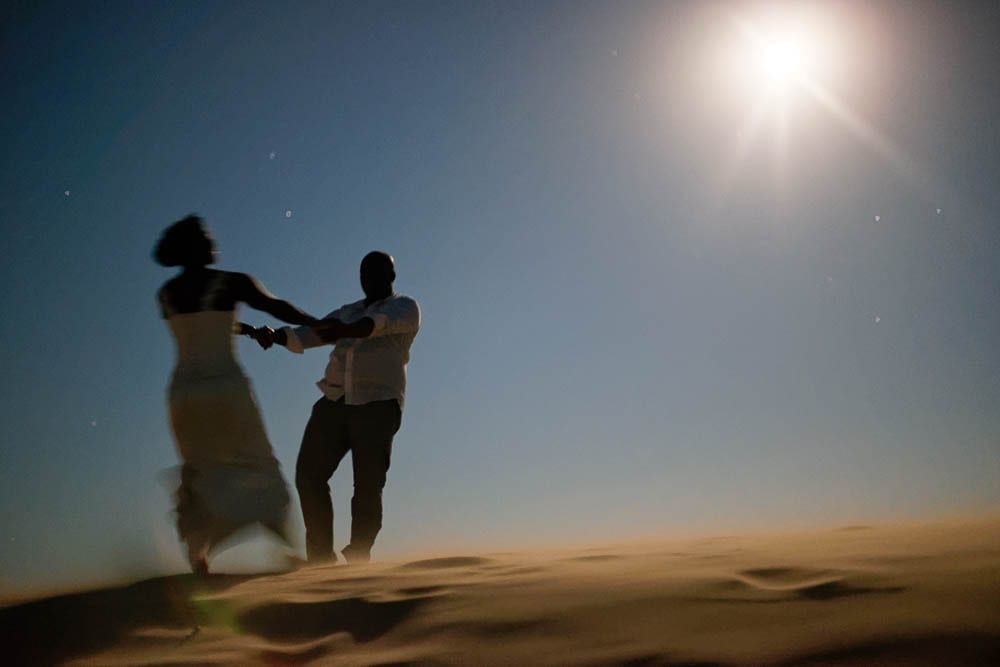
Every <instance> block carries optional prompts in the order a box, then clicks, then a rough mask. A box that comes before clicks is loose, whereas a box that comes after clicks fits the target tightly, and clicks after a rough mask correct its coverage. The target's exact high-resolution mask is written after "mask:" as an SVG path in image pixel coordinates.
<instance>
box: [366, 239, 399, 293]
mask: <svg viewBox="0 0 1000 667" xmlns="http://www.w3.org/2000/svg"><path fill="white" fill-rule="evenodd" d="M395 279H396V268H395V262H394V261H393V259H392V255H390V254H388V253H384V252H381V251H379V250H373V251H372V252H370V253H368V254H367V255H365V258H364V259H362V260H361V289H363V290H364V292H365V297H367V298H368V299H372V300H376V301H377V300H378V299H384V298H386V297H387V296H389V295H390V294H392V281H394V280H395Z"/></svg>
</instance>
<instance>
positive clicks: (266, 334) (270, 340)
mask: <svg viewBox="0 0 1000 667" xmlns="http://www.w3.org/2000/svg"><path fill="white" fill-rule="evenodd" d="M250 337H251V338H253V339H254V340H255V341H257V344H258V345H260V346H261V347H262V348H263V349H265V350H266V349H267V348H269V347H271V346H272V345H274V329H272V328H271V327H269V326H263V327H258V328H257V329H254V330H253V333H252V334H250Z"/></svg>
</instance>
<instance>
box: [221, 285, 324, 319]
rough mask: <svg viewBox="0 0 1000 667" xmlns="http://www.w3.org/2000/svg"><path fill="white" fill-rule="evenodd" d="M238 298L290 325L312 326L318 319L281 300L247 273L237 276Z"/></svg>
mask: <svg viewBox="0 0 1000 667" xmlns="http://www.w3.org/2000/svg"><path fill="white" fill-rule="evenodd" d="M236 276H237V279H236V281H235V282H236V288H237V298H238V299H239V300H240V301H242V302H244V303H245V304H247V305H248V306H250V307H251V308H254V309H256V310H260V311H263V312H265V313H268V314H269V315H273V316H274V317H276V318H278V319H279V320H281V321H282V322H287V323H288V324H312V323H313V322H315V321H316V318H315V317H313V316H312V315H310V314H309V313H306V312H304V311H302V310H299V309H298V308H296V307H295V306H293V305H292V304H290V303H288V302H287V301H284V300H282V299H279V298H278V297H276V296H274V295H273V294H271V293H270V292H268V291H267V289H265V287H264V286H263V285H261V284H260V283H259V282H258V281H257V280H255V279H254V278H252V277H251V276H249V275H247V274H245V273H238V274H236Z"/></svg>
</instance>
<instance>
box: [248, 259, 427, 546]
mask: <svg viewBox="0 0 1000 667" xmlns="http://www.w3.org/2000/svg"><path fill="white" fill-rule="evenodd" d="M394 264H395V263H394V261H393V258H392V257H391V256H390V255H388V254H386V253H384V252H377V251H376V252H370V253H368V254H367V255H365V258H364V259H363V260H362V261H361V289H362V290H363V291H364V293H365V298H364V299H362V300H360V301H356V302H354V303H349V304H347V305H345V306H342V307H341V308H338V309H337V310H335V311H333V312H332V313H330V314H329V315H327V316H326V317H325V318H323V320H322V321H320V322H317V323H315V324H313V325H307V326H301V327H294V328H293V327H282V328H281V329H278V330H277V331H274V330H272V329H271V328H270V327H261V328H260V329H257V330H256V331H255V333H254V338H256V339H257V341H258V342H259V343H260V344H261V346H262V347H264V348H265V349H266V348H268V347H270V345H271V343H278V344H279V345H283V346H284V347H285V348H287V349H288V350H289V351H291V352H295V353H299V354H301V353H302V351H303V350H304V349H307V348H310V347H317V346H319V345H324V344H327V343H334V348H333V351H332V352H331V353H330V362H329V363H328V364H327V366H326V373H325V374H324V376H323V379H322V380H320V381H319V382H318V383H317V386H319V388H320V391H322V392H323V396H322V397H321V398H320V399H319V400H318V401H316V404H315V405H313V409H312V415H311V416H310V417H309V423H308V424H307V425H306V430H305V433H304V434H303V436H302V447H301V449H300V450H299V458H298V461H297V462H296V465H295V487H296V489H298V492H299V500H300V502H301V504H302V516H303V519H304V520H305V524H306V553H307V556H308V558H309V560H310V561H323V560H331V559H332V560H336V559H337V556H336V554H335V553H334V551H333V503H332V501H331V499H330V487H329V481H330V477H332V476H333V473H334V471H335V470H336V469H337V465H338V464H339V463H340V461H341V459H343V458H344V455H345V454H347V452H351V459H352V462H353V464H354V497H353V498H352V499H351V542H350V544H348V545H347V546H346V547H345V548H344V549H343V550H342V551H341V553H342V554H343V555H344V558H345V559H346V560H347V561H348V562H367V561H368V560H369V559H370V557H371V548H372V544H373V543H374V542H375V536H376V535H377V534H378V531H379V529H380V528H381V527H382V488H383V487H384V486H385V478H386V472H387V471H388V470H389V459H390V455H391V452H392V438H393V436H394V435H395V434H396V431H397V430H399V425H400V419H401V417H402V410H403V397H404V393H405V389H406V363H407V362H408V361H409V358H410V346H411V345H412V344H413V339H414V338H415V337H416V335H417V330H418V329H419V328H420V308H419V306H418V305H417V302H416V301H414V300H413V299H411V298H410V297H408V296H403V295H400V294H396V293H395V292H394V291H393V281H395V279H396V271H395V265H394Z"/></svg>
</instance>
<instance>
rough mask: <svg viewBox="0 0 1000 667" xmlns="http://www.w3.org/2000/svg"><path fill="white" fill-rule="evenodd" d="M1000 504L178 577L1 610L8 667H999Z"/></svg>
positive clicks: (0, 616)
mask: <svg viewBox="0 0 1000 667" xmlns="http://www.w3.org/2000/svg"><path fill="white" fill-rule="evenodd" d="M998 575H1000V520H998V519H992V518H991V519H981V520H978V521H953V522H947V523H937V524H925V525H909V526H881V527H863V528H862V527H851V528H850V529H838V530H826V531H813V532H808V533H805V532H803V533H789V534H783V535H756V536H752V535H747V536H738V535H737V536H725V537H724V538H712V539H706V538H688V539H683V540H671V541H663V542H647V543H642V544H630V545H621V546H617V547H615V546H611V547H601V548H599V549H580V548H576V549H569V550H551V549H550V550H547V551H535V552H524V553H504V554H457V555H447V556H446V555H440V556H435V557H427V558H422V559H416V560H407V561H404V562H383V563H374V564H371V565H367V566H361V567H357V566H343V565H324V566H313V567H305V568H302V569H300V570H297V571H294V572H289V573H284V574H273V575H262V576H254V577H249V576H232V575H229V576H227V575H212V576H210V577H208V578H207V579H198V578H195V577H193V576H191V575H178V576H173V577H161V578H157V579H150V580H146V581H142V582H137V583H134V584H129V585H126V586H121V587H116V588H107V589H103V590H99V591H89V592H82V593H76V594H70V595H63V596H57V597H53V598H47V599H43V600H36V601H32V602H27V603H22V604H17V605H13V606H9V607H6V608H2V609H0V627H2V628H3V633H4V643H3V646H4V650H5V652H6V654H5V655H6V658H7V659H6V660H5V663H6V664H54V663H58V662H64V661H65V662H69V663H71V664H81V665H84V664H86V665H98V664H100V665H126V664H128V665H133V664H157V665H168V664H267V665H304V664H317V665H321V664H332V663H335V664H338V665H379V664H381V665H388V664H427V665H465V664H511V665H514V664H524V665H534V664H538V665H623V664H627V665H757V664H774V665H833V664H836V665H867V664H872V663H878V664H890V665H894V664H898V665H910V664H917V665H923V664H927V665H932V664H933V665H938V664H949V665H980V664H1000V614H998V613H997V612H998V611H1000V576H998Z"/></svg>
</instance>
